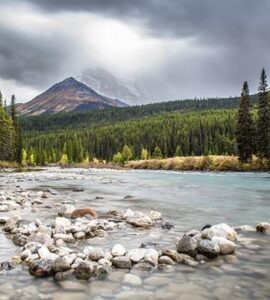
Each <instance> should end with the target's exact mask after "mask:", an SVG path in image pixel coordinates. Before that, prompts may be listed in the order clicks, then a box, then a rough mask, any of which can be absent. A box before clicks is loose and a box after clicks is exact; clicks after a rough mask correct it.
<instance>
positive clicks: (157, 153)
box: [152, 146, 162, 158]
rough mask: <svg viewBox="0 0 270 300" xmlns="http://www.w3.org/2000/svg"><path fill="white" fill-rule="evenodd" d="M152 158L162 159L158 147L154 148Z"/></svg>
mask: <svg viewBox="0 0 270 300" xmlns="http://www.w3.org/2000/svg"><path fill="white" fill-rule="evenodd" d="M152 157H153V158H162V152H161V150H160V148H159V147H158V146H156V147H155V149H154V151H153V154H152Z"/></svg>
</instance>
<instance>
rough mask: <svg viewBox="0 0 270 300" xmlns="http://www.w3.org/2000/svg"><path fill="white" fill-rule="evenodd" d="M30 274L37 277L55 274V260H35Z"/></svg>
mask: <svg viewBox="0 0 270 300" xmlns="http://www.w3.org/2000/svg"><path fill="white" fill-rule="evenodd" d="M29 272H30V274H32V275H34V276H36V277H45V276H49V275H52V274H53V261H52V260H49V259H39V260H36V261H34V262H33V263H32V264H31V265H30V267H29Z"/></svg>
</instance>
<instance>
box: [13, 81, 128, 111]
mask: <svg viewBox="0 0 270 300" xmlns="http://www.w3.org/2000/svg"><path fill="white" fill-rule="evenodd" d="M125 106H127V104H125V103H124V102H121V101H119V100H117V99H111V98H109V97H106V96H102V95H100V94H99V93H97V92H96V91H95V90H93V89H92V88H91V87H89V86H87V85H86V84H84V83H82V82H79V81H78V80H76V79H75V78H74V77H68V78H65V79H64V80H63V81H60V82H57V83H55V84H54V85H52V86H51V87H50V88H48V89H47V90H46V91H44V92H43V93H41V94H39V95H38V96H36V97H35V98H33V99H32V100H31V101H29V102H27V103H24V104H22V105H20V106H18V113H19V114H20V115H32V116H37V115H41V114H49V113H59V112H71V111H86V110H92V109H105V108H112V107H125Z"/></svg>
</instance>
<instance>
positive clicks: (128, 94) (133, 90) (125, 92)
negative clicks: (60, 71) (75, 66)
mask: <svg viewBox="0 0 270 300" xmlns="http://www.w3.org/2000/svg"><path fill="white" fill-rule="evenodd" d="M75 78H76V79H77V80H79V81H80V82H83V83H84V84H86V85H87V86H89V87H91V88H92V89H94V90H95V91H96V92H98V93H99V94H101V95H104V96H107V97H110V98H116V99H122V100H123V101H125V102H126V103H128V104H130V105H134V104H142V103H143V102H145V100H146V99H147V95H146V93H145V92H144V91H142V89H141V87H139V85H138V83H137V82H136V81H132V80H127V79H125V80H123V79H119V78H116V77H115V76H114V75H113V74H111V73H110V72H108V71H106V70H104V69H101V68H98V69H91V68H88V69H85V70H84V71H83V72H82V73H81V74H79V75H77V76H76V77H75Z"/></svg>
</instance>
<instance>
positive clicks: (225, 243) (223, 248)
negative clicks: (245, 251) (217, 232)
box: [212, 236, 236, 255]
mask: <svg viewBox="0 0 270 300" xmlns="http://www.w3.org/2000/svg"><path fill="white" fill-rule="evenodd" d="M212 241H213V242H214V243H217V244H218V246H219V249H220V254H221V255H228V254H232V253H234V251H235V247H236V246H235V243H234V242H232V241H229V240H227V239H225V238H223V237H217V236H215V237H213V239H212Z"/></svg>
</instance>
